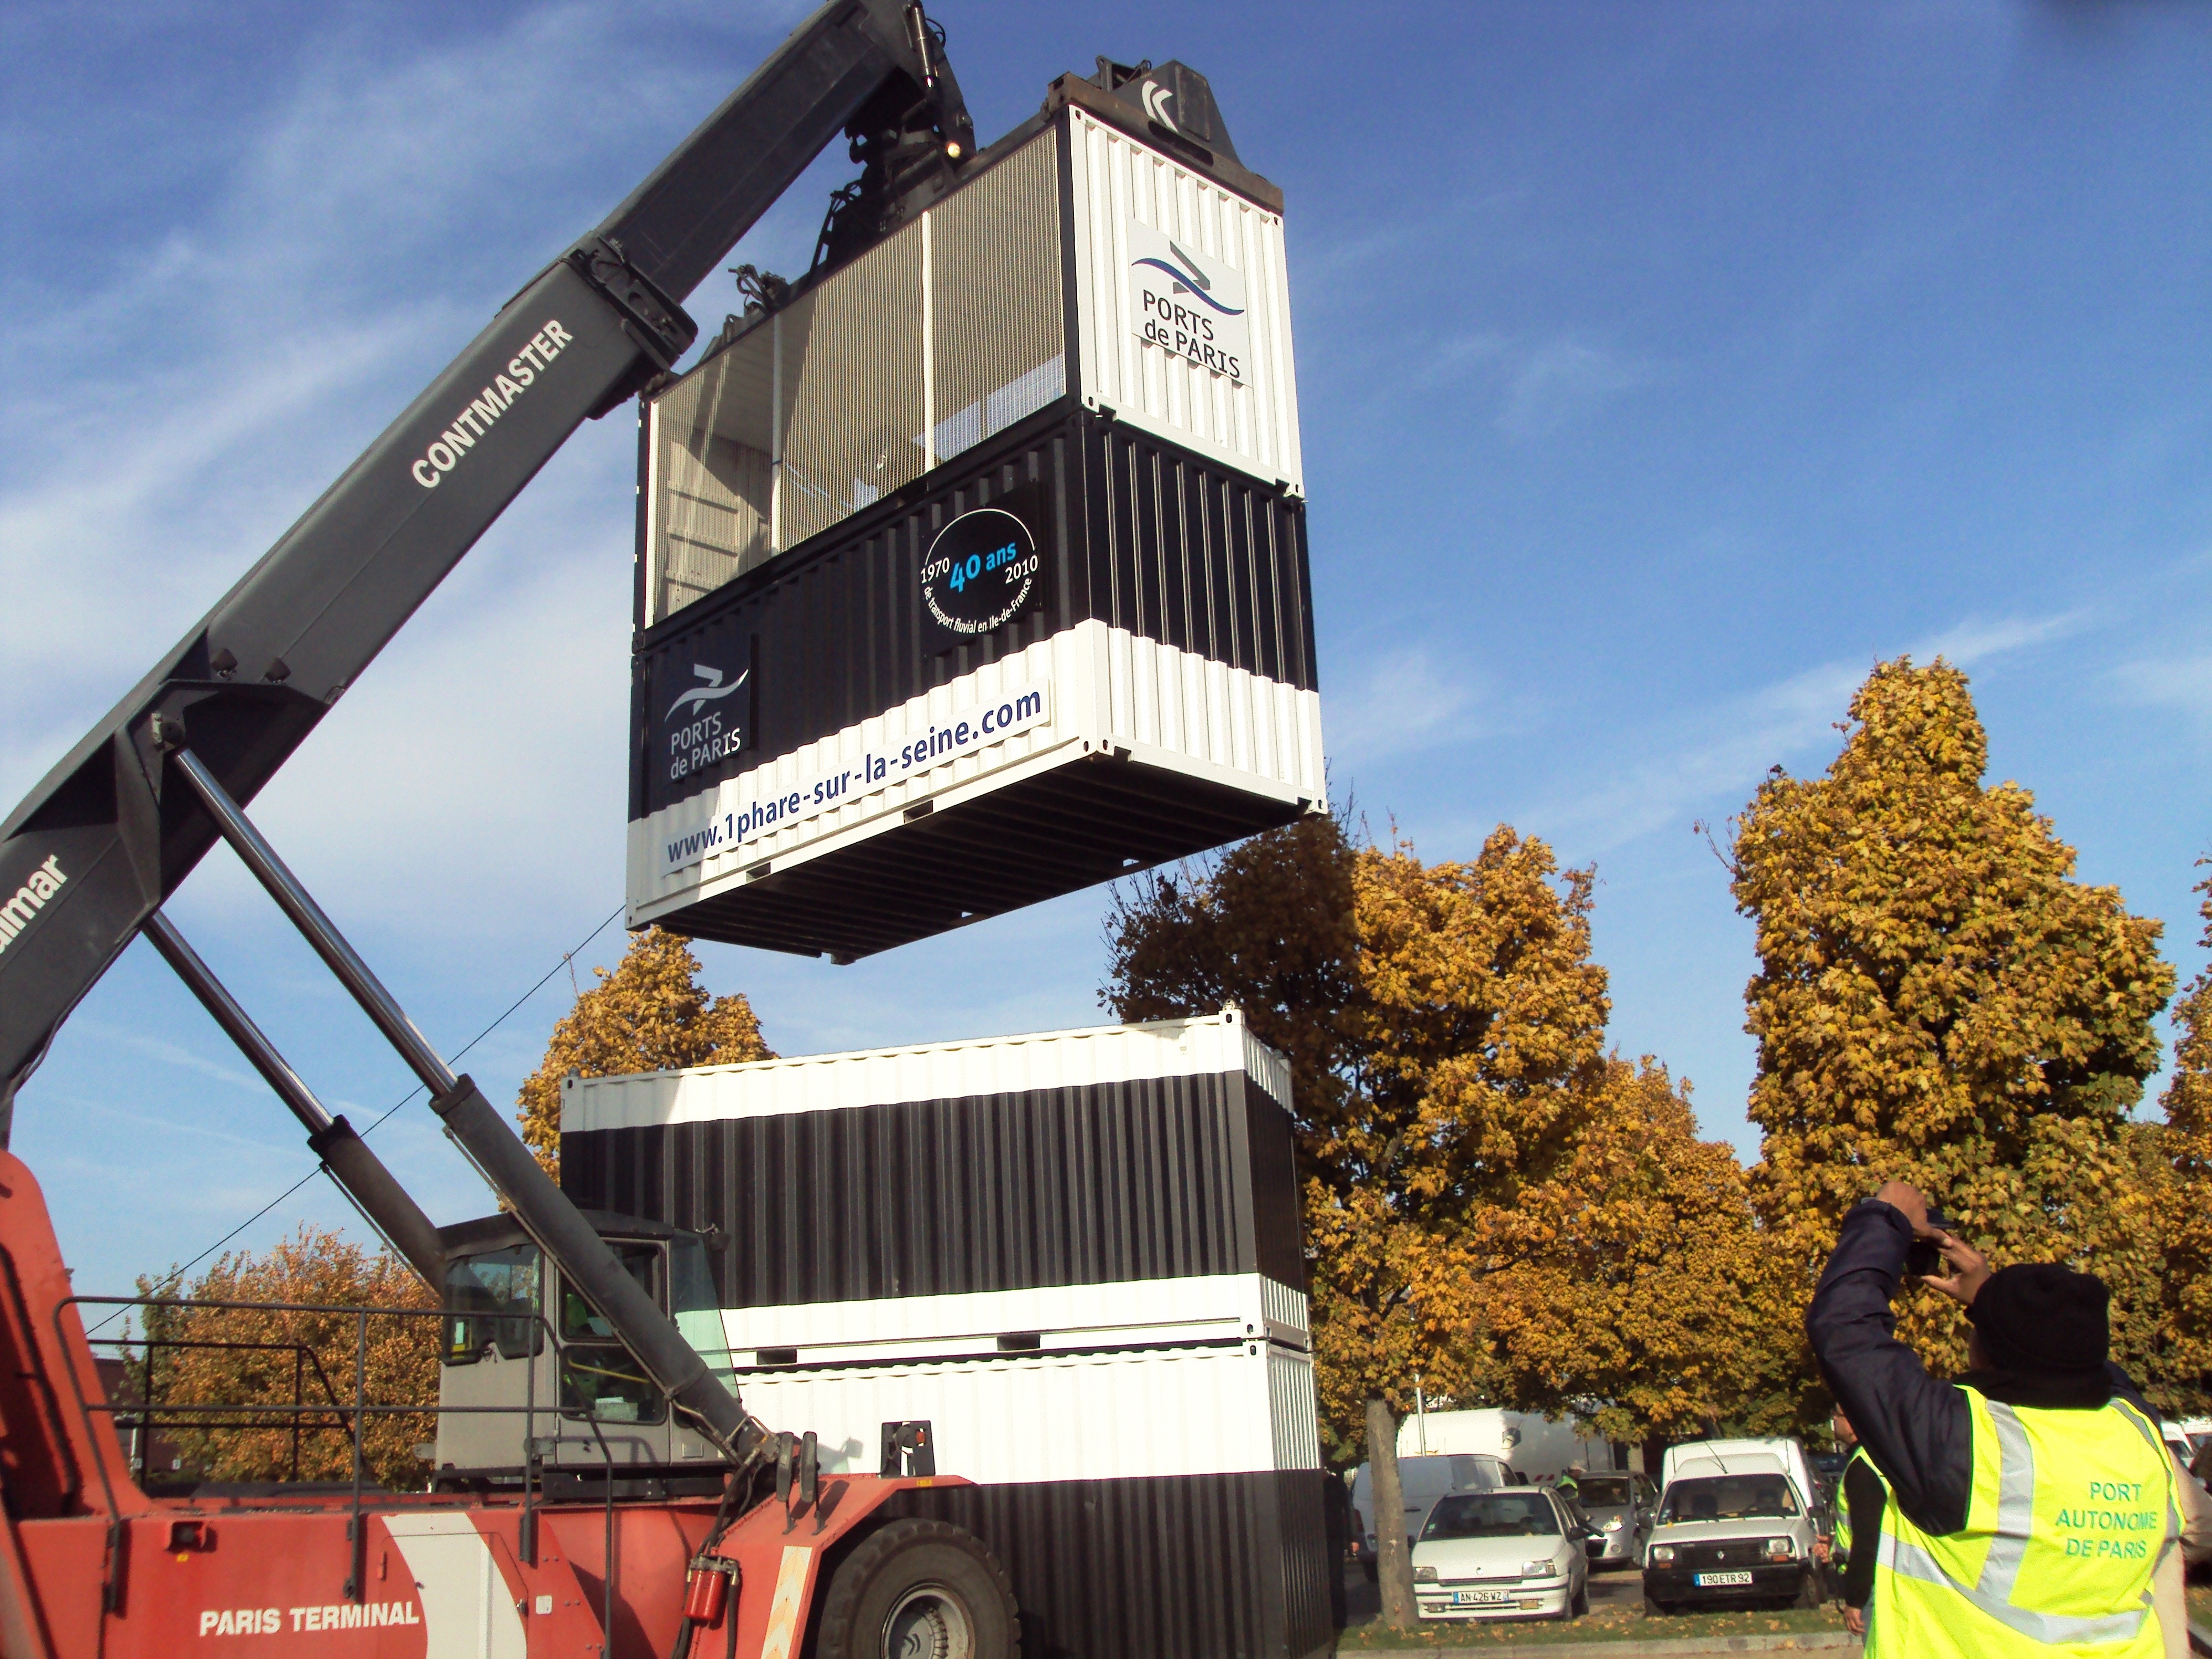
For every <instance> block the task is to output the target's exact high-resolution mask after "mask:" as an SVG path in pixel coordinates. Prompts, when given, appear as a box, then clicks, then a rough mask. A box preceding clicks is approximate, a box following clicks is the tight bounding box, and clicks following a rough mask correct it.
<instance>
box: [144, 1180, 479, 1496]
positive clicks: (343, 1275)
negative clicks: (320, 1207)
mask: <svg viewBox="0 0 2212 1659" xmlns="http://www.w3.org/2000/svg"><path fill="white" fill-rule="evenodd" d="M138 1293H139V1294H140V1295H141V1296H143V1297H164V1298H184V1299H185V1300H186V1301H188V1302H191V1303H201V1304H206V1303H263V1304H267V1303H286V1304H295V1305H294V1306H293V1307H292V1308H290V1309H273V1308H268V1307H212V1306H149V1307H143V1308H142V1309H140V1310H139V1313H140V1316H141V1317H142V1318H143V1322H144V1334H143V1340H141V1341H140V1342H138V1343H137V1344H136V1345H134V1346H132V1348H131V1351H130V1352H129V1353H128V1358H127V1360H126V1374H127V1375H128V1376H129V1379H130V1384H131V1394H132V1395H134V1396H135V1397H136V1400H137V1401H139V1402H144V1403H149V1405H150V1408H151V1410H152V1413H153V1414H154V1416H155V1421H156V1424H157V1426H158V1428H159V1431H161V1433H162V1434H164V1435H166V1436H167V1437H168V1438H169V1439H170V1440H172V1441H173V1442H174V1443H175V1444H176V1446H177V1449H178V1450H179V1453H180V1454H181V1455H182V1457H183V1459H184V1463H185V1470H186V1471H187V1472H188V1473H190V1474H195V1475H197V1476H198V1477H200V1478H202V1479H206V1480H350V1479H351V1478H352V1474H353V1415H352V1413H351V1410H350V1408H351V1407H353V1405H354V1404H355V1400H356V1389H357V1388H358V1389H360V1390H361V1393H362V1398H363V1399H364V1400H365V1401H366V1403H367V1404H368V1405H369V1406H371V1407H404V1408H405V1409H404V1410H402V1411H399V1412H376V1413H364V1414H363V1416H362V1465H363V1468H364V1472H365V1474H366V1477H367V1479H368V1480H369V1481H370V1482H371V1483H372V1484H374V1485H377V1486H386V1487H389V1488H391V1489H393V1490H405V1489H408V1488H410V1487H413V1488H419V1487H420V1486H421V1485H422V1480H423V1478H424V1475H425V1474H426V1473H427V1470H426V1468H425V1467H424V1465H423V1463H422V1460H421V1459H420V1458H418V1457H417V1456H416V1454H415V1448H416V1446H417V1445H419V1444H421V1443H423V1442H425V1441H427V1440H428V1439H429V1438H430V1437H431V1436H432V1435H433V1434H434V1433H435V1431H436V1413H435V1407H436V1406H437V1401H438V1334H439V1322H438V1319H437V1317H436V1316H435V1312H428V1311H424V1312H413V1313H404V1314H403V1313H397V1312H393V1311H390V1310H397V1309H410V1310H435V1309H436V1307H437V1306H438V1302H437V1298H436V1297H434V1296H433V1295H432V1294H431V1292H430V1289H429V1287H428V1285H424V1284H423V1283H422V1280H421V1279H418V1278H416V1275H415V1273H414V1271H413V1270H412V1269H411V1268H410V1267H408V1266H407V1264H406V1263H405V1262H404V1261H400V1260H399V1259H398V1258H397V1257H395V1256H392V1255H389V1254H388V1253H385V1252H381V1251H380V1252H376V1253H374V1254H372V1253H370V1252H369V1251H368V1250H365V1249H362V1247H361V1246H360V1245H358V1244H355V1243H349V1242H348V1241H347V1240H346V1239H345V1238H344V1237H342V1236H340V1235H339V1234H337V1233H335V1232H326V1231H322V1230H320V1229H318V1228H314V1227H311V1226H307V1225H304V1224H303V1225H301V1228H300V1230H299V1231H297V1232H296V1233H295V1234H294V1235H293V1236H292V1237H290V1238H288V1239H286V1240H284V1241H283V1243H280V1244H278V1245H277V1246H276V1248H275V1249H271V1250H270V1252H269V1253H268V1254H267V1255H259V1256H256V1255H251V1254H248V1253H246V1252H243V1251H240V1252H236V1253H227V1254H225V1255H222V1256H220V1257H218V1258H217V1259H216V1262H215V1264H214V1265H213V1266H212V1267H209V1268H208V1270H207V1271H206V1272H205V1273H202V1274H201V1275H200V1276H199V1277H198V1278H197V1279H192V1280H191V1281H189V1282H187V1281H186V1280H185V1278H184V1276H183V1274H182V1273H179V1272H177V1271H174V1270H173V1271H172V1272H171V1273H169V1274H168V1275H167V1277H166V1278H164V1279H161V1281H160V1282H159V1283H156V1282H155V1281H154V1280H152V1279H145V1278H141V1279H139V1281H138ZM302 1306H304V1307H305V1308H307V1309H310V1310H317V1311H302V1310H301V1307H302ZM362 1310H386V1311H362ZM364 1336H365V1337H366V1346H365V1347H364V1346H363V1339H364ZM357 1370H358V1372H359V1375H358V1376H357V1375H356V1371H357ZM294 1406H301V1407H310V1408H313V1409H310V1410H307V1411H306V1412H303V1413H302V1412H293V1411H289V1410H285V1409H282V1408H283V1407H294ZM239 1407H258V1408H260V1409H258V1410H257V1409H249V1410H238V1409H222V1408H239ZM271 1407H276V1408H278V1409H270V1408H271ZM130 1421H131V1414H130V1413H128V1412H118V1426H127V1425H129V1423H130Z"/></svg>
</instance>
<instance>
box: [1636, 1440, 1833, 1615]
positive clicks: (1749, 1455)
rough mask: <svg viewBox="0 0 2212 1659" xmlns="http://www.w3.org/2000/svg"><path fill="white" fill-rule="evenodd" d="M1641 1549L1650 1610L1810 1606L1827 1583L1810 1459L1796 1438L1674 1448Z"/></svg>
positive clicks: (1663, 1468) (1664, 1465)
mask: <svg viewBox="0 0 2212 1659" xmlns="http://www.w3.org/2000/svg"><path fill="white" fill-rule="evenodd" d="M1660 1469H1661V1472H1662V1474H1663V1475H1664V1477H1665V1487H1664V1490H1662V1492H1661V1493H1660V1496H1659V1513H1658V1515H1657V1516H1656V1517H1655V1519H1654V1522H1653V1524H1652V1528H1651V1531H1650V1536H1649V1538H1648V1539H1647V1540H1646V1541H1645V1543H1644V1608H1645V1610H1646V1611H1647V1612H1650V1613H1674V1612H1676V1611H1678V1610H1680V1609H1682V1608H1684V1607H1714V1606H1728V1605H1730V1604H1741V1603H1743V1602H1749V1601H1765V1602H1777V1601H1794V1602H1795V1603H1796V1605H1797V1606H1799V1607H1818V1606H1820V1603H1821V1601H1823V1600H1824V1599H1825V1597H1826V1583H1825V1581H1824V1579H1823V1577H1822V1574H1821V1571H1820V1566H1819V1565H1818V1563H1817V1562H1815V1560H1814V1545H1815V1543H1816V1542H1817V1541H1818V1540H1819V1537H1820V1532H1819V1522H1820V1516H1819V1510H1818V1505H1817V1503H1816V1500H1815V1498H1814V1494H1815V1492H1817V1491H1818V1488H1817V1487H1816V1486H1814V1481H1813V1468H1812V1461H1811V1460H1810V1459H1809V1458H1808V1457H1807V1456H1806V1455H1805V1448H1804V1445H1803V1443H1802V1442H1800V1441H1797V1440H1794V1439H1793V1440H1782V1439H1773V1440H1706V1441H1699V1442H1696V1443H1692V1444H1690V1445H1686V1446H1674V1447H1671V1448H1669V1449H1668V1452H1667V1455H1666V1456H1665V1457H1664V1458H1663V1459H1662V1461H1661V1462H1660Z"/></svg>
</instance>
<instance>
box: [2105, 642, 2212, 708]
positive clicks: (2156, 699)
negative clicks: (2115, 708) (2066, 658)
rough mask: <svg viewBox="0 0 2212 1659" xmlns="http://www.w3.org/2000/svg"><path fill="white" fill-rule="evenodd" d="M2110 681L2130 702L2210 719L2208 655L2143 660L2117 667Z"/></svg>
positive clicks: (2210, 662) (2211, 665)
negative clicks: (2177, 709)
mask: <svg viewBox="0 0 2212 1659" xmlns="http://www.w3.org/2000/svg"><path fill="white" fill-rule="evenodd" d="M2112 678H2113V680H2114V681H2115V682H2116V683H2117V684H2118V686H2119V688H2120V691H2121V694H2122V695H2123V696H2125V697H2126V698H2127V700H2128V701H2129V702H2135V703H2141V704H2143V705H2146V706H2148V707H2150V708H2179V709H2180V710H2182V711H2183V712H2184V713H2185V714H2193V715H2196V716H2197V717H2198V718H2200V719H2203V718H2205V717H2208V716H2212V656H2203V657H2149V658H2143V659H2139V660H2137V661H2135V662H2130V663H2123V664H2121V665H2119V666H2118V668H2115V669H2114V670H2112Z"/></svg>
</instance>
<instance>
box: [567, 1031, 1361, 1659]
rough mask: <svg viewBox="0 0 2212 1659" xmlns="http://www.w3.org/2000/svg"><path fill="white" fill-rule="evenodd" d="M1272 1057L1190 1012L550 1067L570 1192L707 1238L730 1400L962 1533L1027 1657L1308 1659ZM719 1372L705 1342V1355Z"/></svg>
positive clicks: (1307, 1510) (1310, 1553)
mask: <svg viewBox="0 0 2212 1659" xmlns="http://www.w3.org/2000/svg"><path fill="white" fill-rule="evenodd" d="M1289 1103H1290V1081H1289V1071H1288V1066H1287V1065H1286V1064H1285V1061H1284V1060H1283V1059H1282V1058H1281V1056H1279V1054H1275V1053H1274V1052H1273V1050H1271V1049H1269V1048H1267V1047H1266V1046H1265V1045H1263V1044H1261V1043H1260V1042H1257V1041H1255V1039H1254V1038H1253V1037H1252V1036H1251V1035H1250V1033H1249V1030H1247V1029H1246V1027H1245V1026H1244V1024H1243V1020H1242V1019H1241V1018H1239V1017H1238V1016H1237V1014H1236V1012H1234V1011H1231V1012H1225V1013H1224V1014H1222V1015H1220V1016H1218V1017H1216V1018H1210V1019H1200V1020H1188V1021H1173V1022H1163V1023H1158V1024H1144V1025H1133V1026H1114V1027H1104V1028H1099V1029H1095V1030H1076V1031H1064V1032H1054V1033H1050V1034H1046V1035H1042V1036H1021V1037H1004V1038H992V1039H986V1040H981V1041H977V1042H953V1043H942V1044H933V1045H930V1046H927V1047H921V1048H894V1049H883V1050H878V1051H874V1052H870V1053H864V1054H836V1055H827V1056H821V1057H817V1058H809V1059H801V1060H769V1061H764V1062H761V1063H758V1064H754V1065H746V1066H708V1067H701V1068H697V1069H695V1070H690V1071H682V1072H662V1073H647V1074H644V1075H641V1076H635V1077H618V1078H599V1079H570V1080H569V1081H568V1083H567V1084H566V1085H564V1089H563V1093H562V1135H561V1158H562V1186H563V1188H565V1189H566V1190H567V1191H568V1193H569V1194H570V1196H572V1197H573V1198H574V1199H575V1200H577V1201H578V1202H579V1203H580V1204H583V1205H585V1206H589V1207H592V1208H597V1209H606V1210H613V1211H618V1212H623V1213H626V1214H630V1215H635V1216H640V1217H643V1218H648V1219H650V1220H653V1221H657V1222H663V1223H666V1224H669V1225H673V1226H677V1227H683V1228H688V1229H690V1230H692V1231H695V1232H697V1233H699V1234H702V1235H703V1236H704V1237H706V1239H707V1240H708V1252H709V1258H710V1261H712V1262H713V1264H714V1273H715V1275H716V1278H717V1279H718V1283H719V1287H720V1299H721V1302H722V1304H723V1309H722V1322H723V1327H724V1330H725V1333H726V1340H727V1342H728V1346H729V1348H730V1350H731V1356H730V1357H731V1358H732V1360H733V1362H734V1364H735V1368H736V1373H737V1382H738V1386H739V1388H740V1389H741V1390H742V1391H743V1395H744V1401H745V1405H746V1407H747V1409H748V1410H749V1411H750V1412H751V1413H754V1414H755V1415H756V1416H757V1417H759V1418H761V1419H763V1421H764V1422H766V1423H768V1424H769V1425H770V1426H772V1427H775V1428H789V1429H793V1430H805V1429H811V1430H813V1431H815V1432H816V1433H817V1435H818V1436H819V1437H820V1442H821V1446H822V1453H823V1466H824V1468H826V1469H828V1470H830V1471H832V1472H837V1471H843V1470H868V1471H873V1470H875V1469H877V1468H878V1467H879V1458H880V1449H881V1434H882V1430H883V1427H884V1425H885V1424H888V1423H896V1422H911V1421H917V1420H922V1421H927V1423H928V1424H929V1425H931V1434H932V1437H933V1441H934V1447H935V1455H936V1467H937V1469H938V1470H939V1472H940V1473H943V1474H960V1475H964V1476H966V1477H968V1478H969V1479H970V1480H974V1481H975V1482H977V1483H978V1484H977V1485H976V1486H974V1487H972V1488H965V1487H955V1488H947V1489H944V1490H942V1491H938V1492H927V1493H917V1494H915V1495H914V1496H913V1497H912V1498H909V1499H902V1502H904V1503H906V1504H908V1507H909V1508H911V1509H913V1510H914V1511H915V1512H916V1513H927V1514H937V1515H942V1516H945V1517H946V1518H951V1519H956V1520H958V1521H959V1522H961V1523H962V1524H963V1525H966V1526H969V1527H971V1528H974V1529H975V1530H976V1531H977V1532H978V1533H979V1534H981V1535H982V1536H983V1537H984V1538H985V1539H986V1540H987V1541H988V1542H989V1543H990V1545H991V1547H992V1548H993V1549H994V1552H995V1553H997V1554H998V1555H999V1557H1000V1559H1001V1560H1002V1561H1004V1562H1005V1563H1006V1565H1007V1569H1008V1571H1009V1572H1010V1573H1012V1576H1013V1579H1014V1587H1015V1591H1016V1595H1017V1597H1018V1601H1020V1603H1021V1606H1022V1608H1023V1611H1024V1647H1025V1650H1028V1649H1029V1647H1030V1644H1031V1643H1032V1642H1035V1643H1037V1644H1042V1645H1040V1646H1038V1647H1037V1648H1036V1650H1037V1651H1039V1652H1045V1653H1051V1654H1054V1655H1061V1654H1064V1655H1068V1656H1092V1655H1096V1656H1101V1659H1103V1656H1121V1655H1127V1656H1130V1659H1138V1656H1140V1655H1142V1656H1150V1655H1154V1654H1163V1653H1165V1654H1187V1655H1190V1656H1194V1659H1196V1656H1201V1655H1217V1654H1218V1655H1223V1656H1227V1655H1231V1654H1235V1655H1239V1656H1249V1659H1275V1656H1280V1659H1302V1656H1304V1655H1307V1654H1310V1653H1312V1652H1315V1651H1316V1650H1321V1649H1323V1648H1326V1647H1327V1646H1328V1645H1329V1644H1330V1643H1331V1641H1332V1640H1333V1636H1334V1629H1335V1628H1336V1626H1337V1624H1338V1623H1340V1607H1339V1600H1340V1598H1339V1595H1338V1583H1337V1578H1336V1574H1337V1564H1338V1559H1339V1557H1340V1553H1341V1542H1342V1541H1341V1539H1340V1538H1337V1537H1335V1536H1334V1524H1335V1523H1334V1511H1333V1510H1332V1509H1331V1507H1330V1504H1329V1503H1328V1499H1329V1498H1330V1497H1331V1496H1332V1493H1331V1492H1330V1491H1329V1480H1330V1477H1329V1476H1328V1474H1327V1473H1326V1471H1325V1470H1323V1468H1322V1464H1321V1457H1320V1446H1319V1434H1318V1430H1317V1427H1316V1416H1315V1403H1314V1384H1313V1366H1312V1358H1311V1353H1310V1344H1309V1341H1308V1337H1307V1328H1306V1304H1305V1296H1304V1266H1303V1256H1302V1254H1301V1248H1300V1243H1299V1237H1298V1223H1297V1185H1296V1176H1295V1166H1294V1162H1293V1152H1292V1143H1291V1121H1290V1115H1289ZM717 1358H719V1356H717Z"/></svg>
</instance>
